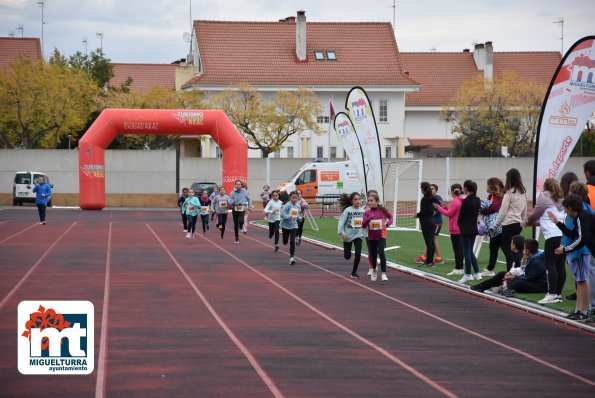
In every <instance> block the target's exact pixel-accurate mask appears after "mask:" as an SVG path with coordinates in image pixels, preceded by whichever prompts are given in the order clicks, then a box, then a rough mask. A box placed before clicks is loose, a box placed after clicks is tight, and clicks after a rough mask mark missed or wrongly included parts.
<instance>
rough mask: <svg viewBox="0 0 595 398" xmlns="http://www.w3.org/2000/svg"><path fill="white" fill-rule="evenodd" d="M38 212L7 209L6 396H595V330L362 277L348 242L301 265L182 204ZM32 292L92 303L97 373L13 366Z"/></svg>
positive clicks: (1, 327) (2, 230)
mask: <svg viewBox="0 0 595 398" xmlns="http://www.w3.org/2000/svg"><path fill="white" fill-rule="evenodd" d="M35 221H36V211H35V209H33V208H29V209H4V210H2V211H0V276H1V277H0V396H2V397H44V396H48V397H50V396H51V397H54V396H61V397H70V396H72V397H93V396H96V397H98V396H107V397H112V396H117V397H143V398H147V397H267V396H285V397H313V396H317V397H358V398H361V397H363V396H366V397H376V396H377V397H389V396H390V397H394V396H398V397H407V396H417V397H419V396H424V397H426V396H445V395H446V396H469V397H470V396H473V397H481V396H486V397H493V396H506V397H514V396H519V397H532V396H535V397H548V396H551V397H560V396H572V397H579V396H583V397H592V396H595V367H594V366H593V364H594V362H593V358H595V336H594V335H593V334H591V333H589V332H585V331H581V330H577V329H574V328H572V327H569V326H565V325H561V324H557V323H555V322H553V321H550V320H546V319H543V318H540V317H537V316H534V315H530V314H527V313H525V312H522V311H519V310H516V309H511V308H509V307H505V306H502V305H500V304H497V303H493V302H490V301H486V300H482V299H480V298H477V297H475V296H471V295H468V294H465V293H464V292H458V291H454V290H452V289H448V288H445V287H442V286H439V285H436V284H433V283H430V282H427V281H424V280H421V279H418V278H415V277H412V276H408V275H405V274H402V273H399V272H396V271H389V272H390V273H389V277H390V281H389V282H388V283H381V282H379V281H378V282H375V283H372V282H370V281H369V280H368V279H367V278H364V279H361V280H359V281H352V280H351V279H348V278H346V277H348V275H349V271H350V267H351V265H350V263H349V262H346V261H345V260H343V258H342V255H341V253H340V252H337V251H332V250H326V249H322V248H319V247H316V246H313V245H310V244H307V243H304V244H303V245H302V246H301V247H298V248H297V260H298V263H297V264H296V265H295V266H293V267H292V266H289V265H288V256H287V254H285V253H273V251H272V247H271V243H270V241H269V240H268V236H266V235H265V233H264V232H263V231H261V230H259V229H255V228H251V229H250V231H249V235H243V236H242V237H241V243H240V245H234V244H233V230H228V231H227V233H226V237H225V240H221V239H220V238H219V236H218V234H217V233H216V232H215V231H213V230H211V231H210V233H209V234H207V237H206V239H205V238H202V236H201V237H197V238H196V239H194V240H188V239H185V238H184V237H183V234H182V231H181V225H180V222H179V220H178V217H177V213H176V212H175V211H172V212H165V211H162V212H159V211H109V210H104V211H101V212H81V211H74V210H52V209H50V210H49V211H48V224H47V225H46V226H40V225H34V222H35ZM228 228H231V229H232V225H231V223H228ZM197 230H198V229H197ZM197 235H198V234H197ZM362 265H363V267H362V268H361V273H362V274H365V263H364V264H362ZM22 300H89V301H91V302H92V303H93V304H94V305H95V371H94V372H93V373H92V374H90V375H88V376H31V375H30V376H24V375H21V374H20V373H19V372H18V370H17V352H16V351H17V350H16V343H17V335H18V331H17V306H18V304H19V302H20V301H22Z"/></svg>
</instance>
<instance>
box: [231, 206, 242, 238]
mask: <svg viewBox="0 0 595 398" xmlns="http://www.w3.org/2000/svg"><path fill="white" fill-rule="evenodd" d="M244 213H245V212H243V211H235V210H233V211H232V213H231V215H232V217H233V233H234V235H235V237H236V240H240V229H242V228H244Z"/></svg>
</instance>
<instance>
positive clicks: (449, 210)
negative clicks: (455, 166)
mask: <svg viewBox="0 0 595 398" xmlns="http://www.w3.org/2000/svg"><path fill="white" fill-rule="evenodd" d="M462 193H463V187H461V184H452V185H451V186H450V196H451V197H452V201H451V202H450V204H449V205H448V206H447V205H445V204H444V203H443V204H442V205H439V204H437V203H434V208H435V209H436V210H437V211H438V212H440V213H441V214H442V215H445V216H446V217H448V231H449V232H450V242H451V244H452V251H453V253H454V256H455V268H454V269H453V270H452V271H450V272H449V273H448V274H446V275H449V276H452V275H463V247H462V246H461V230H460V229H459V225H458V219H459V212H460V210H461V203H462V202H463V195H462Z"/></svg>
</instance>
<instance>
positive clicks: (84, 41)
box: [83, 38, 88, 56]
mask: <svg viewBox="0 0 595 398" xmlns="http://www.w3.org/2000/svg"><path fill="white" fill-rule="evenodd" d="M83 44H84V45H85V56H86V55H88V52H87V39H86V38H84V39H83Z"/></svg>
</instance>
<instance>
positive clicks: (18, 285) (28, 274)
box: [0, 221, 77, 310]
mask: <svg viewBox="0 0 595 398" xmlns="http://www.w3.org/2000/svg"><path fill="white" fill-rule="evenodd" d="M76 223H77V222H76V221H75V222H73V223H72V224H71V225H70V227H68V229H67V230H66V231H64V232H63V233H62V235H60V236H59V237H58V239H56V240H55V241H54V243H52V244H51V246H50V247H48V248H47V250H46V251H45V252H44V253H43V254H42V255H41V257H39V260H37V261H36V262H35V264H33V266H32V267H31V268H30V269H29V271H27V273H26V274H25V275H23V277H22V278H21V280H20V281H19V282H18V283H17V284H16V285H15V286H14V287H13V288H12V290H11V291H10V292H8V294H7V295H6V297H4V299H3V300H2V301H1V302H0V310H1V309H2V307H4V305H5V304H6V303H7V302H8V300H10V299H11V298H12V296H13V295H14V294H15V293H16V292H17V290H19V288H20V287H21V286H22V285H23V284H24V283H25V281H26V280H27V278H29V276H30V275H31V274H32V273H33V271H35V269H36V268H37V267H38V266H39V264H41V262H42V261H43V260H44V259H45V258H46V257H47V255H48V254H49V253H50V252H51V251H52V249H53V248H54V247H55V246H56V245H57V244H58V242H60V240H61V239H62V238H63V237H64V236H65V235H66V234H67V233H68V232H70V230H71V229H72V228H73V227H74V226H75V225H76ZM29 228H31V227H29Z"/></svg>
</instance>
